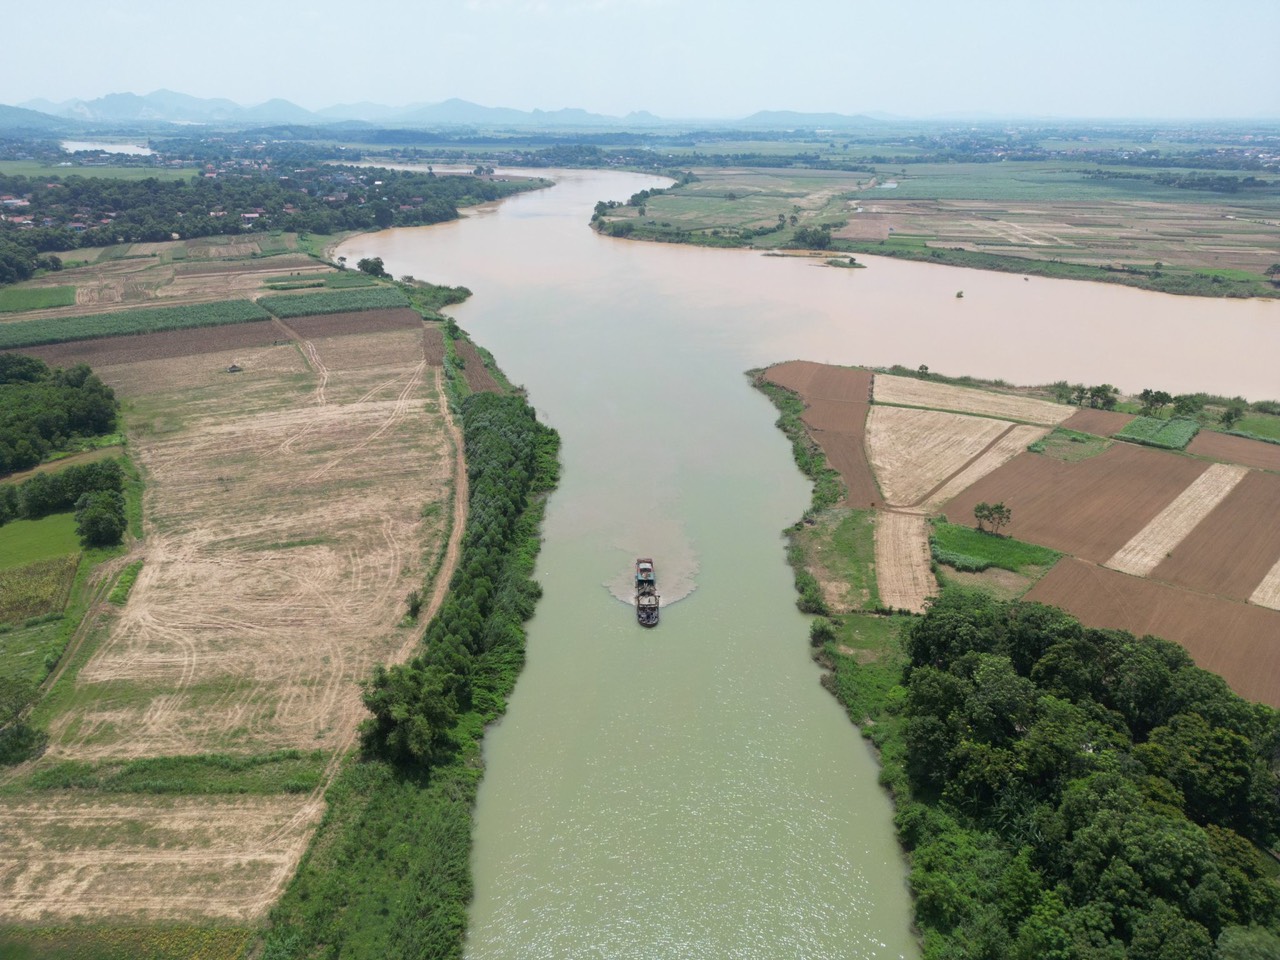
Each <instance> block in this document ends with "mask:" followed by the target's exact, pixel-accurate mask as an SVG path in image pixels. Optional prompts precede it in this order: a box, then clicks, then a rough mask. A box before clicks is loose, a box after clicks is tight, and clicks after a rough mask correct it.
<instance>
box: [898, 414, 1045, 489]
mask: <svg viewBox="0 0 1280 960" xmlns="http://www.w3.org/2000/svg"><path fill="white" fill-rule="evenodd" d="M1048 432H1049V428H1048V427H1034V426H1032V425H1030V424H1027V423H1020V424H1018V425H1017V426H1015V427H1014V428H1013V429H1012V430H1010V431H1009V432H1008V433H1004V434H1001V435H1000V436H999V437H997V438H996V439H995V441H994V442H993V443H992V444H991V445H990V446H989V447H987V448H986V449H985V450H983V451H982V453H980V454H978V456H976V457H975V458H974V459H973V460H971V461H969V463H967V464H966V465H965V467H964V468H963V469H962V470H960V471H959V472H958V473H956V474H955V475H953V476H952V477H951V478H950V479H948V480H947V481H946V482H944V483H943V484H942V485H941V486H939V487H937V488H936V489H935V490H933V492H931V493H930V494H929V496H928V498H927V499H926V500H925V501H924V503H923V504H922V506H924V507H926V508H928V509H930V510H934V509H937V508H938V507H939V506H941V505H942V504H944V503H946V502H947V501H948V500H950V499H951V498H952V497H954V496H956V495H957V494H959V493H960V492H961V491H962V490H964V489H965V488H966V487H968V486H970V485H971V484H974V483H977V482H978V481H979V480H981V479H982V478H983V477H985V476H986V475H987V474H988V473H991V472H992V471H995V470H998V469H999V468H1000V467H1002V466H1004V465H1005V464H1006V463H1008V462H1009V461H1010V460H1012V459H1013V458H1014V457H1016V456H1018V455H1019V454H1022V453H1025V452H1026V450H1027V447H1029V446H1030V445H1031V444H1033V443H1035V442H1036V441H1037V440H1039V439H1040V438H1041V437H1043V436H1044V435H1045V434H1047V433H1048Z"/></svg>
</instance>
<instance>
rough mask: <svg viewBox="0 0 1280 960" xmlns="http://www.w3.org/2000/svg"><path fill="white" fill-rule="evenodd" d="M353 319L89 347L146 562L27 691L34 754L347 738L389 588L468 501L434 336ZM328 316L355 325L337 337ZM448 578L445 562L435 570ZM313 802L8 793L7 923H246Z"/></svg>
mask: <svg viewBox="0 0 1280 960" xmlns="http://www.w3.org/2000/svg"><path fill="white" fill-rule="evenodd" d="M347 319H348V321H350V318H347ZM360 319H364V320H367V321H371V322H368V323H366V324H364V325H363V326H354V325H353V324H352V323H351V322H348V323H347V324H346V325H345V327H344V325H343V323H342V318H335V317H323V318H317V319H316V320H315V321H314V322H312V321H308V320H297V321H293V326H294V327H295V328H297V329H295V330H293V331H290V330H289V328H285V327H283V326H282V325H280V324H278V323H277V324H274V325H271V324H269V325H267V326H269V327H272V329H271V331H270V333H271V335H272V336H271V337H270V338H268V337H266V336H257V335H254V336H249V337H248V339H246V340H236V342H234V344H233V345H232V348H231V349H227V347H228V345H229V344H228V343H227V342H226V341H224V342H221V343H219V342H218V337H217V336H216V335H215V333H214V332H213V331H209V330H195V331H185V332H181V333H178V334H174V335H161V339H160V340H157V341H155V342H154V343H155V350H154V351H148V349H147V347H148V343H147V341H150V339H151V338H130V339H131V341H133V342H131V343H128V344H119V345H114V347H115V349H113V350H111V351H104V352H99V353H98V354H97V356H96V358H95V359H96V363H97V364H98V365H97V367H96V369H97V371H98V372H99V373H100V374H101V375H102V376H103V378H104V379H105V380H107V381H108V382H109V383H111V384H112V386H113V387H114V388H115V389H116V391H117V393H118V395H119V396H121V398H122V399H123V402H124V404H125V409H126V411H127V421H128V428H129V436H130V452H131V454H132V456H133V457H134V459H135V461H136V462H137V463H138V464H139V466H140V467H141V469H142V470H143V472H144V474H145V476H146V480H147V488H146V490H147V492H146V498H145V502H144V513H145V517H146V534H147V535H146V538H145V540H143V541H141V542H140V543H139V545H138V548H137V556H138V558H141V559H144V560H145V563H144V566H143V567H142V571H141V573H140V575H139V577H138V580H137V582H136V584H135V585H134V587H133V591H132V593H131V595H130V597H129V601H128V603H127V605H126V606H125V607H124V608H123V610H121V611H120V612H119V613H118V614H111V613H106V612H103V613H101V614H100V619H99V621H98V624H99V625H98V628H97V634H96V635H97V638H98V639H97V644H96V648H95V649H94V651H93V653H92V655H91V656H90V657H89V658H88V659H87V661H86V662H84V663H83V666H81V667H80V668H79V670H78V673H74V675H73V676H72V675H68V676H67V677H65V678H64V679H63V681H62V682H61V683H60V684H59V686H58V688H57V689H56V691H55V694H54V696H53V698H52V699H51V701H49V702H47V703H46V705H45V707H44V708H43V709H48V710H49V711H50V712H51V716H50V722H49V731H50V747H49V750H48V753H47V755H46V757H45V758H44V759H43V760H42V761H40V763H41V765H45V766H47V765H49V764H54V763H57V762H60V761H67V760H75V761H81V762H100V761H121V760H126V759H129V758H140V757H162V756H178V755H182V756H186V755H193V754H209V753H228V754H233V755H238V756H248V755H262V754H263V753H265V752H269V751H273V750H278V749H281V748H296V749H299V750H302V751H315V750H321V751H323V752H324V753H325V754H326V755H328V756H329V757H330V758H336V757H337V756H338V755H339V754H340V753H341V752H342V751H343V750H345V749H346V748H347V747H349V746H350V745H351V744H352V742H353V738H354V735H355V730H356V726H357V724H358V722H359V720H360V718H361V716H362V715H363V712H364V711H363V707H362V705H361V701H360V689H359V684H360V682H361V681H362V680H363V679H364V678H365V677H366V676H367V675H368V674H369V672H370V670H371V667H372V665H373V664H374V662H376V661H385V660H390V659H395V658H396V657H399V656H403V655H404V654H406V653H407V651H408V648H409V646H410V645H411V644H412V643H413V640H414V637H415V636H416V634H415V632H414V631H413V630H411V629H408V628H407V627H406V626H404V625H403V618H404V616H405V612H406V601H405V598H406V595H407V593H408V592H409V590H410V589H411V588H414V587H417V586H420V585H421V584H422V583H423V581H424V578H426V577H427V576H428V575H429V573H430V572H431V569H432V567H433V564H434V563H435V562H436V561H437V560H438V559H439V558H440V557H441V556H444V555H445V554H446V553H447V547H448V544H447V542H446V541H449V543H451V544H452V545H453V546H454V547H456V537H457V535H459V534H460V532H461V523H460V522H458V520H459V518H458V516H457V510H458V509H460V504H462V503H465V487H462V488H461V489H460V494H459V496H460V498H461V499H459V498H455V496H454V494H455V487H456V486H457V484H459V483H460V482H461V483H462V484H465V476H461V477H460V476H459V470H458V466H459V464H458V460H457V438H456V432H455V431H454V429H453V426H452V422H451V420H449V418H448V415H447V410H446V408H445V404H444V400H443V397H442V392H441V383H440V374H441V369H440V366H439V364H440V359H441V355H442V351H441V350H440V349H439V346H440V344H439V335H438V333H435V335H434V337H433V339H432V340H431V347H432V349H431V351H430V354H428V352H427V350H426V346H427V344H426V343H425V342H424V334H423V328H422V324H421V322H420V321H418V320H416V319H412V321H411V322H410V319H411V318H406V316H404V315H403V314H402V315H399V316H396V317H372V316H371V317H368V318H360ZM344 329H346V330H348V331H350V330H353V329H354V330H356V331H360V332H348V333H346V334H345V335H334V334H340V333H341V332H342V331H343V330H344ZM226 330H227V333H226V335H227V336H229V337H231V336H234V337H240V336H241V335H242V334H244V333H245V331H243V329H242V328H226ZM299 331H303V332H299ZM290 332H294V333H298V336H299V338H300V339H299V341H298V342H296V343H295V342H290V341H288V340H287V339H286V338H287V337H288V336H289V335H290ZM184 339H185V342H186V344H187V348H186V351H185V353H182V352H180V351H179V348H178V346H176V344H181V343H182V342H183V340H184ZM60 349H63V350H64V351H65V350H69V349H71V348H69V347H68V348H60ZM96 349H97V348H96V347H94V348H91V351H92V350H96ZM148 353H150V356H148ZM429 358H430V360H434V361H435V362H434V363H432V362H429ZM112 360H113V361H115V362H114V363H111V362H104V361H112ZM61 362H67V361H66V359H62V361H61ZM232 363H235V364H236V365H238V366H239V367H241V368H242V369H241V370H240V371H239V372H234V373H232V372H228V370H227V368H228V366H229V365H231V364H232ZM451 536H452V538H453V539H452V540H450V538H451ZM447 576H448V564H447V562H446V565H445V567H444V568H443V572H442V574H441V577H440V578H437V586H439V585H440V583H441V582H442V579H447ZM441 595H442V594H441V593H440V592H438V593H437V594H436V596H435V597H434V598H433V602H435V603H438V601H439V597H440V596H441ZM429 611H430V606H429V607H428V611H426V612H429ZM322 810H323V803H322V801H321V799H320V796H319V793H318V792H302V793H298V794H291V793H285V794H280V795H268V796H258V797H246V798H234V799H233V798H229V797H226V796H212V797H194V796H191V797H154V796H147V795H145V794H135V795H121V794H109V793H101V792H97V791H94V790H84V791H77V792H75V793H74V794H69V795H68V794H54V795H48V796H33V795H32V794H30V793H26V794H21V793H17V794H15V793H10V794H9V795H8V796H6V797H4V798H3V799H0V820H3V822H4V823H5V830H4V831H3V832H2V833H0V922H31V921H40V922H46V923H47V922H60V921H63V920H68V919H72V918H101V917H110V918H111V919H112V920H113V921H115V922H119V921H120V920H122V919H128V918H137V919H141V920H156V919H178V918H181V919H193V918H205V919H212V920H223V921H246V920H253V919H255V918H258V917H261V916H262V915H263V914H264V913H265V911H266V909H267V908H268V907H269V905H270V904H271V903H272V902H273V901H274V899H275V897H276V896H277V895H278V894H279V892H280V890H281V889H282V888H283V884H284V883H285V882H286V881H287V880H288V878H289V877H290V876H291V874H292V871H293V868H294V867H295V865H296V863H297V861H298V858H299V857H300V856H301V854H302V852H303V851H304V850H305V848H306V844H307V842H308V840H309V838H310V835H311V831H312V828H313V827H314V826H315V824H316V823H317V822H318V819H319V816H320V815H321V813H322Z"/></svg>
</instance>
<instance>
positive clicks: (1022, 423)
mask: <svg viewBox="0 0 1280 960" xmlns="http://www.w3.org/2000/svg"><path fill="white" fill-rule="evenodd" d="M871 403H872V406H876V407H899V408H900V409H903V410H930V411H932V412H934V413H954V414H955V415H956V416H959V417H977V418H978V419H981V420H1000V421H1002V422H1004V423H1009V424H1013V426H1015V427H1044V428H1045V429H1046V430H1052V429H1053V428H1054V427H1055V426H1059V424H1052V425H1051V424H1046V423H1036V422H1035V421H1034V420H1023V419H1022V418H1020V417H1002V416H999V415H998V414H994V413H980V412H978V411H977V410H953V409H952V408H950V407H922V406H919V405H918V404H914V403H885V402H884V401H883V400H873V401H871Z"/></svg>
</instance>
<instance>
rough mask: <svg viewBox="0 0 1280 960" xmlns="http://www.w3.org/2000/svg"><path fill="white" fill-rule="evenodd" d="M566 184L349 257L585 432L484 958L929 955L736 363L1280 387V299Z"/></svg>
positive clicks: (573, 435) (787, 476)
mask: <svg viewBox="0 0 1280 960" xmlns="http://www.w3.org/2000/svg"><path fill="white" fill-rule="evenodd" d="M513 172H514V171H513ZM548 175H549V176H551V177H553V178H554V179H556V180H557V185H556V186H555V187H554V188H552V189H549V190H544V191H540V192H537V193H533V194H525V195H521V196H518V197H514V198H512V199H509V200H506V201H504V202H502V203H499V204H495V205H492V206H488V207H486V208H483V209H480V210H478V211H474V212H472V213H471V215H469V216H468V217H466V218H465V219H463V220H461V221H458V222H455V223H450V224H443V225H438V226H433V227H425V228H417V229H403V230H390V231H386V232H383V233H378V234H372V235H366V236H360V237H357V238H354V239H352V240H350V241H348V242H347V243H346V244H344V245H343V247H342V249H341V251H340V252H341V253H342V254H343V255H345V256H346V257H347V258H348V260H349V262H351V263H354V262H356V260H357V259H359V258H360V257H366V256H380V257H382V258H383V260H384V262H385V263H386V266H387V268H388V270H390V271H391V272H393V273H394V274H395V275H397V276H399V275H402V274H413V275H415V276H417V277H420V278H422V279H426V280H431V281H433V282H437V283H448V284H463V285H466V286H468V287H470V288H471V289H472V290H473V291H475V296H474V297H473V298H472V299H471V300H470V301H468V302H467V303H466V304H464V305H462V306H460V307H455V308H453V310H452V312H453V313H454V315H455V316H456V317H457V319H458V322H459V323H460V324H461V325H462V326H463V327H464V328H466V329H467V330H468V331H470V333H471V334H472V335H473V336H474V338H475V339H476V340H477V341H478V342H479V343H480V344H481V345H483V346H485V347H487V348H489V349H490V350H492V351H493V352H494V354H495V355H496V356H497V358H498V361H499V363H501V365H502V367H503V369H504V370H505V371H506V372H507V374H508V375H509V376H510V377H511V379H512V380H513V381H515V382H517V383H522V384H524V385H525V386H526V387H527V388H528V390H529V397H530V400H531V402H532V403H533V404H534V405H535V406H536V407H537V408H538V411H539V413H540V415H541V416H542V417H543V418H544V419H545V420H547V421H548V422H549V423H551V425H553V426H555V427H556V428H557V429H558V430H559V431H560V433H561V436H562V440H563V454H562V459H563V463H564V470H563V478H562V482H561V485H560V487H559V489H558V490H557V491H556V493H555V495H554V496H553V497H552V500H551V503H550V506H549V510H548V516H547V520H546V524H545V527H544V537H545V542H544V546H543V551H542V554H541V556H540V558H539V563H538V573H537V576H538V578H539V580H540V581H541V583H542V586H543V590H544V596H543V599H542V601H541V602H540V604H539V606H538V611H537V615H536V616H535V618H534V620H533V621H532V622H531V624H530V631H529V632H530V636H529V649H528V665H527V667H526V669H525V671H524V673H523V674H522V676H521V678H520V681H519V684H518V686H517V689H516V692H515V694H514V696H513V698H512V701H511V706H510V710H509V711H508V713H507V715H506V717H505V718H504V719H503V720H502V722H501V723H500V724H499V725H497V726H496V727H495V728H494V729H493V730H491V731H490V733H489V735H488V737H487V738H486V743H485V758H486V763H487V770H486V775H485V780H484V784H483V786H482V788H481V792H480V803H479V810H478V813H477V831H476V849H475V858H474V867H475V882H476V895H475V902H474V904H473V907H472V911H471V929H470V933H469V937H468V947H467V955H468V957H469V958H471V960H499V958H502V960H505V958H512V960H514V958H521V960H535V958H537V960H541V958H548V960H550V958H564V957H575V958H578V957H596V958H602V960H603V958H609V960H626V958H636V960H640V958H668V957H669V958H706V960H735V958H744V960H745V958H760V960H773V958H778V957H787V958H812V960H819V958H822V960H827V958H845V957H848V958H869V957H877V958H880V957H884V958H890V957H915V956H917V955H918V950H917V948H916V946H915V943H914V940H913V937H912V935H911V932H910V904H909V897H908V894H907V890H906V886H905V868H904V864H903V861H902V858H901V856H900V854H899V851H898V848H897V845H896V842H895V839H894V833H893V824H892V811H891V810H890V806H889V803H888V801H887V799H886V797H885V796H884V794H883V792H882V791H881V789H880V788H879V786H878V785H877V783H876V775H877V767H876V764H875V762H874V759H873V758H872V756H871V754H870V753H869V751H868V750H867V748H866V746H865V744H864V742H863V741H862V740H861V738H860V737H859V735H858V733H857V731H856V730H855V729H854V728H853V727H852V726H851V725H850V724H849V722H848V720H847V719H846V718H845V716H844V714H843V712H842V711H841V709H840V708H839V707H838V706H837V704H836V703H835V701H834V700H833V699H832V698H831V697H830V696H829V695H828V694H826V693H825V692H824V691H823V690H822V689H821V688H820V686H819V685H818V671H817V669H816V667H815V666H814V665H813V664H812V663H811V662H810V660H809V652H808V644H807V619H808V618H806V617H802V616H801V615H800V614H798V613H797V612H796V611H795V608H794V591H793V588H792V585H791V577H790V572H789V570H788V569H787V567H786V564H785V556H784V542H783V539H782V537H781V534H780V531H781V530H782V529H783V528H784V527H785V526H787V525H788V524H790V523H792V522H793V521H794V520H795V519H796V518H798V517H799V515H800V514H801V513H802V512H803V510H804V508H805V506H806V504H807V501H808V485H807V483H806V482H805V481H804V479H803V478H802V477H801V476H800V474H799V473H798V472H797V470H796V468H795V466H794V465H793V463H792V460H791V455H790V450H789V447H788V444H787V443H786V442H785V440H784V439H783V437H782V436H781V434H780V433H779V432H778V431H777V429H776V428H775V427H774V425H773V421H774V419H775V416H776V415H775V413H774V411H773V408H772V407H771V405H770V404H769V403H768V402H767V401H766V400H765V399H764V398H763V397H762V396H760V395H759V394H757V393H756V392H755V391H754V390H753V389H752V388H751V387H750V385H749V384H748V382H747V379H746V378H745V377H744V376H743V371H745V370H747V369H748V368H751V367H754V366H760V365H765V364H768V363H772V362H775V361H780V360H787V359H792V358H804V359H811V360H819V361H827V362H833V363H846V364H871V365H881V364H891V363H895V362H896V363H903V364H907V365H910V366H913V367H914V366H917V365H919V364H921V363H925V364H928V365H929V366H930V367H931V368H933V369H934V370H937V371H941V372H946V373H952V374H959V373H970V374H975V375H980V376H987V377H1003V378H1005V379H1008V380H1010V381H1013V382H1020V383H1036V382H1049V381H1053V380H1058V379H1067V380H1071V381H1076V380H1081V381H1086V382H1090V383H1097V382H1103V381H1106V382H1111V383H1114V384H1116V385H1118V386H1120V387H1121V388H1122V389H1125V390H1137V389H1140V388H1141V387H1144V386H1151V387H1153V388H1158V389H1165V390H1168V391H1170V392H1172V393H1178V392H1185V391H1191V390H1206V391H1211V392H1215V393H1225V394H1228V395H1231V394H1243V395H1245V396H1249V397H1251V398H1262V397H1277V396H1280V373H1278V372H1277V366H1276V357H1280V303H1270V302H1259V301H1219V300H1200V299H1190V298H1178V297H1171V296H1165V295H1160V294H1151V293H1145V292H1142V291H1135V290H1129V289H1126V288H1123V287H1118V286H1109V285H1103V284H1088V283H1073V282H1068V281H1053V280H1045V279H1040V278H1034V277H1033V278H1031V279H1029V280H1024V279H1023V277H1021V276H1018V275H1011V274H996V273H984V272H979V271H972V270H961V269H956V268H950V267H941V266H932V265H928V264H915V263H907V262H901V261H893V260H887V259H878V258H870V257H860V258H859V259H860V260H863V261H864V262H865V263H866V264H867V265H868V266H867V269H865V270H837V269H831V268H826V267H821V266H817V265H815V263H814V262H812V261H804V260H797V259H783V258H777V257H765V256H761V255H759V254H756V253H749V252H745V251H736V250H704V249H698V248H693V247H679V246H664V245H659V244H643V243H635V242H629V241H625V240H613V239H608V238H604V237H600V236H597V235H596V234H594V233H593V232H591V231H590V230H589V229H588V228H587V221H588V219H589V217H590V213H591V209H592V207H593V206H594V204H595V203H596V201H597V200H602V199H618V200H625V199H626V198H627V197H628V196H629V195H630V194H631V193H633V192H635V191H637V190H639V189H642V188H644V187H651V186H655V185H659V184H660V181H658V180H656V179H654V178H652V177H646V176H641V175H636V174H627V173H617V172H604V171H553V172H549V173H548ZM960 290H963V291H964V297H963V298H959V299H958V298H957V297H956V292H957V291H960ZM639 555H644V556H652V557H654V558H655V560H656V561H657V570H658V583H659V592H660V593H661V594H662V595H663V602H664V607H663V613H662V623H661V625H660V626H658V627H657V628H656V629H653V630H650V631H645V630H644V629H643V628H641V627H639V626H637V625H636V623H635V617H634V613H633V611H632V610H631V608H630V607H629V606H627V605H626V604H624V603H622V602H620V601H619V599H618V596H623V597H625V596H626V594H627V581H628V577H629V574H630V570H631V565H632V563H633V561H634V558H635V557H636V556H639Z"/></svg>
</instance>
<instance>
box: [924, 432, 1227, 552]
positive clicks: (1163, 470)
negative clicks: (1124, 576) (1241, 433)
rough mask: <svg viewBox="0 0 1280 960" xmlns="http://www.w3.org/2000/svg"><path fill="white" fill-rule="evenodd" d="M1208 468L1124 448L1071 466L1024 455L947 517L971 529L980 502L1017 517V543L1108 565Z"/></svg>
mask: <svg viewBox="0 0 1280 960" xmlns="http://www.w3.org/2000/svg"><path fill="white" fill-rule="evenodd" d="M1205 469H1207V464H1205V463H1204V462H1203V461H1196V460H1193V459H1192V458H1190V457H1181V456H1177V455H1175V454H1171V453H1164V452H1162V451H1159V450H1152V449H1147V448H1144V447H1138V446H1136V445H1132V444H1127V443H1121V444H1116V445H1115V446H1112V447H1110V448H1109V449H1107V450H1106V451H1105V452H1103V453H1101V454H1099V455H1098V456H1096V457H1091V458H1089V459H1088V460H1081V461H1079V462H1077V463H1067V462H1064V461H1061V460H1056V459H1054V458H1052V457H1044V456H1040V455H1038V454H1034V453H1024V454H1021V455H1020V456H1018V457H1015V458H1014V459H1013V460H1011V461H1009V462H1008V463H1006V464H1005V465H1004V466H1003V467H1001V468H1000V469H999V470H996V471H995V472H994V473H991V474H988V475H987V476H986V477H983V478H982V479H981V480H979V481H978V482H977V483H975V484H973V485H972V486H971V487H969V488H968V489H967V490H965V491H964V492H963V493H961V494H960V495H959V496H957V497H955V498H954V499H953V500H952V501H951V502H950V503H948V504H947V505H946V511H945V512H946V515H947V519H948V520H950V521H952V522H953V523H972V522H973V508H974V506H975V505H976V504H978V503H979V502H981V501H986V502H988V503H997V502H1001V501H1003V502H1004V504H1005V505H1006V506H1008V507H1009V508H1010V509H1011V510H1012V511H1013V519H1012V521H1011V522H1010V524H1009V526H1008V527H1007V528H1006V530H1007V532H1008V533H1009V534H1010V535H1011V536H1014V537H1016V538H1018V539H1019V540H1027V541H1030V542H1031V543H1038V544H1040V545H1042V546H1046V547H1051V548H1053V549H1054V550H1061V551H1062V552H1064V553H1070V554H1073V555H1075V556H1077V557H1083V558H1085V559H1086V560H1092V561H1094V562H1095V563H1104V562H1106V561H1107V560H1108V559H1110V557H1111V556H1112V555H1113V554H1114V553H1115V552H1116V551H1117V550H1119V549H1120V548H1121V547H1122V546H1124V545H1125V544H1126V543H1128V542H1129V541H1130V540H1131V539H1132V538H1133V537H1134V535H1135V534H1137V533H1138V531H1139V530H1141V529H1142V528H1143V527H1145V526H1146V525H1147V524H1148V523H1150V522H1151V519H1152V518H1153V517H1155V516H1156V514H1158V513H1159V512H1160V511H1161V510H1163V509H1164V508H1165V507H1166V506H1167V505H1168V504H1169V503H1170V502H1171V501H1172V500H1173V499H1174V497H1176V496H1177V495H1178V494H1179V493H1181V492H1182V491H1183V490H1184V489H1186V487H1187V485H1188V484H1190V483H1191V482H1192V481H1193V480H1195V478H1196V477H1198V476H1199V475H1200V474H1201V473H1203V472H1204V471H1205Z"/></svg>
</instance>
